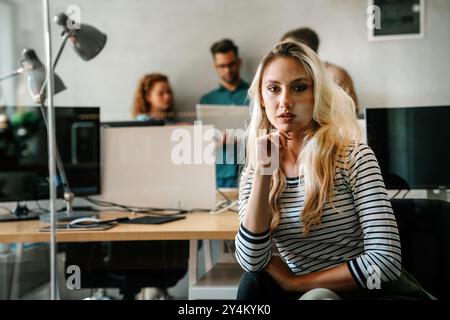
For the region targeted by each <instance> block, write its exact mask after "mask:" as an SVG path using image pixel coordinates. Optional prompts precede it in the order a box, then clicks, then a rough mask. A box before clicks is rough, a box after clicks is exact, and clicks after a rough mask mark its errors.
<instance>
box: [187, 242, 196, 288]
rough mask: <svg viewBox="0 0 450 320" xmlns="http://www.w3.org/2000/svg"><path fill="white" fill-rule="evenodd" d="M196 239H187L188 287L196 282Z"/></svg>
mask: <svg viewBox="0 0 450 320" xmlns="http://www.w3.org/2000/svg"><path fill="white" fill-rule="evenodd" d="M197 258H198V240H189V288H190V287H191V286H193V285H194V284H195V283H196V282H197V269H198V268H197V267H198V260H197Z"/></svg>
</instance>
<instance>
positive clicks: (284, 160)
mask: <svg viewBox="0 0 450 320" xmlns="http://www.w3.org/2000/svg"><path fill="white" fill-rule="evenodd" d="M249 95H250V98H251V100H252V102H251V108H252V109H251V122H250V124H249V128H248V131H249V132H248V144H247V160H246V167H245V170H244V171H243V173H242V176H241V183H240V193H239V198H240V208H239V214H240V230H239V233H238V235H237V236H236V257H237V259H238V261H239V263H240V265H241V266H242V268H243V269H244V270H245V271H247V272H246V273H245V274H244V276H243V278H242V280H241V284H240V286H239V290H238V299H289V298H292V299H297V298H299V297H301V296H302V295H303V296H302V297H303V298H304V299H339V298H343V299H345V298H358V297H363V298H380V297H386V296H391V297H392V296H399V297H400V296H401V297H415V298H422V297H426V296H425V295H424V292H423V291H422V290H421V288H419V287H418V286H416V285H415V284H414V283H412V282H411V281H408V280H407V279H405V277H404V276H403V273H402V268H401V248H400V238H399V234H398V230H397V224H396V221H395V217H394V215H393V212H392V209H391V204H390V202H389V198H388V195H387V193H386V190H385V186H384V182H383V180H382V177H381V174H380V169H379V166H378V163H377V160H376V158H375V156H374V154H373V152H372V150H371V149H370V148H369V147H368V146H367V145H365V144H363V143H360V136H361V133H360V129H359V126H358V124H357V122H356V116H355V114H354V111H353V110H354V104H353V101H352V99H351V98H350V97H349V96H348V95H347V94H346V93H345V92H344V91H343V90H342V89H341V88H339V87H338V86H337V85H336V84H334V83H333V81H332V80H331V79H330V78H329V77H328V76H327V75H326V71H325V69H324V66H323V64H322V63H321V62H320V60H319V59H318V57H317V55H316V54H315V53H314V52H313V51H312V50H311V49H309V48H308V47H307V46H305V45H303V44H300V43H297V42H293V41H286V42H281V43H279V44H277V45H276V46H275V47H274V48H273V50H272V51H271V52H270V53H269V54H268V55H267V56H266V57H264V58H263V60H262V62H261V64H260V66H259V68H258V70H257V72H256V76H255V78H254V80H253V83H252V85H251V87H250V90H249ZM266 154H268V155H269V156H266ZM278 162H279V165H278ZM272 240H273V241H274V242H275V244H276V246H277V249H278V251H279V253H280V256H275V255H272V248H271V241H272ZM319 288H320V289H319ZM380 288H381V289H380ZM313 289H314V290H313ZM311 290H312V291H311Z"/></svg>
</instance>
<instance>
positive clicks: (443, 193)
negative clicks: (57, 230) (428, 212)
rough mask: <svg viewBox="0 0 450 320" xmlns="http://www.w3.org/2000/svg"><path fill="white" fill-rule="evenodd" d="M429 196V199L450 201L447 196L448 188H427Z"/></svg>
mask: <svg viewBox="0 0 450 320" xmlns="http://www.w3.org/2000/svg"><path fill="white" fill-rule="evenodd" d="M427 198H428V199H438V200H444V201H449V200H450V199H449V198H448V197H447V189H445V188H439V189H432V190H427Z"/></svg>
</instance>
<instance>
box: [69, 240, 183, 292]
mask: <svg viewBox="0 0 450 320" xmlns="http://www.w3.org/2000/svg"><path fill="white" fill-rule="evenodd" d="M62 249H63V251H65V253H66V262H65V264H66V267H67V266H69V265H77V266H79V267H80V269H81V272H82V277H81V287H82V288H119V289H120V291H121V293H122V294H124V296H125V297H126V299H128V298H130V299H132V298H133V296H134V295H135V294H136V293H138V292H139V291H140V290H141V289H142V288H145V287H159V288H170V287H173V286H174V285H176V284H177V282H178V281H179V280H180V279H181V278H183V276H184V275H185V274H186V272H187V268H188V260H189V241H187V240H161V241H114V242H87V243H65V244H63V245H62ZM66 276H67V275H66Z"/></svg>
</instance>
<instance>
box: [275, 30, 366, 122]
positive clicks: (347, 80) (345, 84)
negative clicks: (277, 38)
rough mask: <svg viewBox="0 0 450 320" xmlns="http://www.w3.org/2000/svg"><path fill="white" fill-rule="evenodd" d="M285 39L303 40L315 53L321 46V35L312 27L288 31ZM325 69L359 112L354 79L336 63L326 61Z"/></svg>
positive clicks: (283, 38) (282, 39)
mask: <svg viewBox="0 0 450 320" xmlns="http://www.w3.org/2000/svg"><path fill="white" fill-rule="evenodd" d="M284 40H294V41H297V42H302V43H304V44H306V45H307V46H308V47H310V48H311V49H312V50H313V51H314V52H315V53H317V50H318V48H319V36H318V35H317V33H315V32H314V31H313V30H311V29H310V28H298V29H294V30H291V31H289V32H287V33H286V34H285V35H284V36H283V37H282V38H281V41H284ZM324 63H325V69H326V70H327V72H328V74H329V75H330V77H331V78H332V79H333V80H334V82H336V83H337V84H338V85H339V86H340V87H341V88H342V89H344V90H345V91H346V92H347V93H348V94H349V95H350V97H351V98H352V99H353V102H354V103H355V108H356V110H355V112H356V114H358V113H359V108H358V97H357V96H356V92H355V88H354V87H353V81H352V78H351V77H350V75H349V74H348V72H347V71H345V69H344V68H342V67H339V66H337V65H335V64H332V63H329V62H327V61H324Z"/></svg>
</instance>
